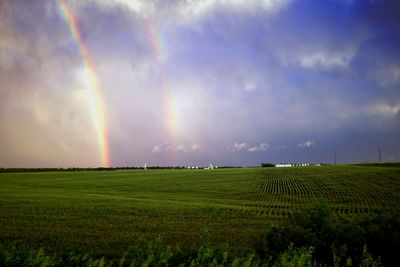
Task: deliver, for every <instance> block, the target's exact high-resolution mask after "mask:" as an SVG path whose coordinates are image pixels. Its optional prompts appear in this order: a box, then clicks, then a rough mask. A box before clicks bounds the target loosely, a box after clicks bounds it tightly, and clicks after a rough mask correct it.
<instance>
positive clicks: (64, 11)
mask: <svg viewBox="0 0 400 267" xmlns="http://www.w3.org/2000/svg"><path fill="white" fill-rule="evenodd" d="M57 7H58V10H59V11H60V14H61V15H62V17H63V18H64V20H65V22H66V24H67V26H68V29H69V32H70V34H71V36H72V39H73V40H74V41H75V43H76V45H77V48H78V50H79V54H80V57H81V59H82V64H83V70H84V71H83V75H84V80H85V81H86V82H87V85H88V89H89V90H90V97H91V99H93V103H91V104H92V106H91V113H92V119H93V122H94V125H95V128H96V132H97V140H98V145H99V150H100V155H101V165H102V166H103V167H109V166H110V155H109V146H108V139H107V130H106V119H105V112H104V111H105V106H104V98H103V95H102V92H101V89H100V86H99V79H98V78H97V76H96V72H95V68H94V65H93V62H92V59H91V57H90V53H89V51H88V48H87V46H86V45H85V43H84V42H83V40H82V37H81V34H80V31H79V28H78V25H77V21H76V18H75V16H74V14H73V12H72V10H71V9H70V7H69V6H68V5H67V4H66V3H65V2H64V1H63V0H57Z"/></svg>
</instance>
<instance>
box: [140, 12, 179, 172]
mask: <svg viewBox="0 0 400 267" xmlns="http://www.w3.org/2000/svg"><path fill="white" fill-rule="evenodd" d="M144 24H145V29H146V32H147V37H148V39H149V42H150V45H151V48H152V50H153V52H154V53H155V55H156V57H157V60H160V61H161V62H160V69H159V71H160V73H159V75H160V77H159V82H160V87H161V90H162V91H163V93H164V99H165V100H166V122H167V129H168V133H169V137H170V138H171V140H170V141H171V145H172V146H173V147H175V146H176V145H177V144H176V138H177V132H178V126H179V124H178V111H177V108H176V103H175V100H174V96H173V94H172V92H171V89H170V87H169V86H168V77H167V75H166V69H165V66H164V62H163V61H164V56H165V54H166V53H165V44H164V42H163V39H162V36H161V33H160V30H159V29H158V27H157V22H156V21H155V20H154V19H151V17H150V16H149V15H147V16H144ZM173 151H174V150H171V154H170V155H169V160H170V162H169V163H170V164H172V165H176V163H177V162H176V157H175V154H174V153H173Z"/></svg>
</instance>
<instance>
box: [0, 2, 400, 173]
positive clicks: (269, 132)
mask: <svg viewBox="0 0 400 267" xmlns="http://www.w3.org/2000/svg"><path fill="white" fill-rule="evenodd" d="M399 14H400V2H399V1H394V0H393V1H385V0H375V1H373V0H370V1H367V0H359V1H357V0H322V1H321V0H315V1H312V0H231V1H229V0H170V1H165V0H163V1H162V0H153V1H151V0H136V1H135V0H115V1H111V0H110V1H107V0H79V1H78V0H75V1H73V0H71V1H67V0H59V1H55V0H44V1H29V0H2V1H0V167H71V166H81V167H95V166H106V165H110V166H132V165H134V166H142V165H143V164H144V163H147V164H148V165H208V164H209V163H210V162H211V163H213V164H215V165H259V164H260V163H261V162H274V163H279V162H333V160H334V154H335V153H337V160H338V162H363V161H378V160H379V158H378V148H379V147H380V148H381V151H382V160H383V161H400V49H399V48H400V16H399Z"/></svg>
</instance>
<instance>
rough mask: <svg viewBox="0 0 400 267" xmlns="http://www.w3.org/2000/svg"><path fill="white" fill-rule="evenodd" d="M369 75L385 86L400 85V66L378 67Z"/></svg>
mask: <svg viewBox="0 0 400 267" xmlns="http://www.w3.org/2000/svg"><path fill="white" fill-rule="evenodd" d="M369 77H370V78H372V79H374V80H375V81H377V82H378V83H379V84H380V85H381V86H383V87H388V86H392V85H400V66H397V65H389V66H383V67H379V68H376V69H374V70H373V71H371V72H370V73H369Z"/></svg>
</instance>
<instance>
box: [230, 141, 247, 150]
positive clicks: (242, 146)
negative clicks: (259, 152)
mask: <svg viewBox="0 0 400 267" xmlns="http://www.w3.org/2000/svg"><path fill="white" fill-rule="evenodd" d="M247 147H248V144H247V143H236V142H235V143H234V144H233V148H232V151H241V150H244V149H246V148H247Z"/></svg>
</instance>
